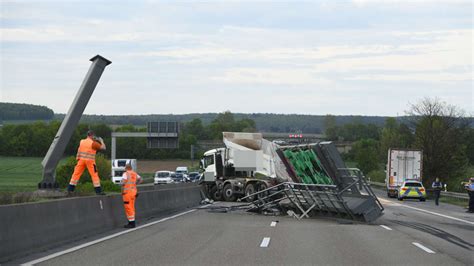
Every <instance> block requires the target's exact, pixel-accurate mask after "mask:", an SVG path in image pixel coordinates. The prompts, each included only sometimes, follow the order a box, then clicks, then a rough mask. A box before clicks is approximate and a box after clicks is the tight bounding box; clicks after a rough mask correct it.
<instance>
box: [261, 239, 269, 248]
mask: <svg viewBox="0 0 474 266" xmlns="http://www.w3.org/2000/svg"><path fill="white" fill-rule="evenodd" d="M269 244H270V238H269V237H264V238H263V239H262V243H260V247H261V248H266V247H268V245H269Z"/></svg>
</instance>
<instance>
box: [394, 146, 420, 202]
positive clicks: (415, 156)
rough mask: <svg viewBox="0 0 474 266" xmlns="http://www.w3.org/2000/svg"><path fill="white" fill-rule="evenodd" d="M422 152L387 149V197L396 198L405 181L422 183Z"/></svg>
mask: <svg viewBox="0 0 474 266" xmlns="http://www.w3.org/2000/svg"><path fill="white" fill-rule="evenodd" d="M422 173H423V151H422V150H414V149H392V148H391V149H389V150H388V159H387V170H386V177H385V183H386V187H387V196H388V197H391V198H395V197H397V196H398V191H399V189H400V186H401V185H402V184H403V182H405V181H419V182H421V181H422Z"/></svg>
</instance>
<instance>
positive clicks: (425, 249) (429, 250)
mask: <svg viewBox="0 0 474 266" xmlns="http://www.w3.org/2000/svg"><path fill="white" fill-rule="evenodd" d="M412 244H413V245H415V246H417V247H419V248H421V249H423V250H424V251H426V252H428V253H430V254H434V253H436V252H434V251H433V250H431V249H429V248H427V247H425V246H423V245H422V244H420V243H417V242H412Z"/></svg>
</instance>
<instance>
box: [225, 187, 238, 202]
mask: <svg viewBox="0 0 474 266" xmlns="http://www.w3.org/2000/svg"><path fill="white" fill-rule="evenodd" d="M222 194H224V199H225V201H235V200H236V199H237V198H236V197H235V193H234V190H233V189H232V184H226V185H225V186H224V191H223V193H222Z"/></svg>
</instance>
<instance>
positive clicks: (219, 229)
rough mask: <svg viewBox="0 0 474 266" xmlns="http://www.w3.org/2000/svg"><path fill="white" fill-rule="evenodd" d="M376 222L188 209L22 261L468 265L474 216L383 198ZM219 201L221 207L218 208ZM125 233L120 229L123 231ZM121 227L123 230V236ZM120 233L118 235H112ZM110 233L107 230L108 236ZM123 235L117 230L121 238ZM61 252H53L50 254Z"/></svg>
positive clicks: (473, 249)
mask: <svg viewBox="0 0 474 266" xmlns="http://www.w3.org/2000/svg"><path fill="white" fill-rule="evenodd" d="M377 194H378V195H379V196H380V197H379V198H380V199H381V201H382V204H383V205H384V207H385V208H386V209H385V214H384V216H382V217H381V218H379V219H378V220H377V221H376V222H374V223H373V224H359V223H350V224H346V223H340V222H338V221H336V220H334V219H324V218H316V219H304V220H300V221H299V220H296V219H294V218H291V217H287V216H263V215H258V214H251V213H244V212H241V211H237V212H229V213H215V212H209V211H208V210H204V209H201V210H191V211H189V212H187V213H184V214H183V215H180V216H177V217H171V218H170V219H167V220H166V219H165V220H162V221H155V224H152V225H148V226H146V227H143V228H139V229H137V230H134V231H130V232H128V233H124V234H121V235H118V236H114V235H112V237H111V236H109V237H110V239H107V240H104V241H101V240H98V241H97V242H98V243H95V244H93V245H91V244H87V241H92V240H85V241H84V242H83V243H77V244H76V245H79V244H84V243H85V247H83V248H76V249H77V250H75V249H73V250H75V251H71V250H69V251H66V252H64V251H63V253H65V254H62V253H61V251H60V250H59V252H60V253H53V254H50V256H49V257H45V256H46V255H47V254H41V255H36V256H33V257H29V258H26V260H25V261H21V262H27V261H31V260H34V259H39V260H37V261H36V262H39V264H40V265H239V266H241V265H473V264H474V214H469V213H465V212H464V211H465V210H464V209H463V208H461V207H458V206H454V205H448V204H441V205H440V206H435V205H434V202H432V201H427V202H418V201H407V200H406V201H403V202H399V201H397V200H396V199H395V200H394V199H388V198H386V196H385V195H384V193H383V192H382V191H379V192H377ZM216 204H221V203H216ZM124 230H125V229H124ZM124 230H120V232H124ZM113 233H117V232H113ZM111 234H112V233H111ZM119 234H120V233H119ZM54 252H58V250H56V251H54Z"/></svg>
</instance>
